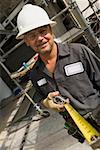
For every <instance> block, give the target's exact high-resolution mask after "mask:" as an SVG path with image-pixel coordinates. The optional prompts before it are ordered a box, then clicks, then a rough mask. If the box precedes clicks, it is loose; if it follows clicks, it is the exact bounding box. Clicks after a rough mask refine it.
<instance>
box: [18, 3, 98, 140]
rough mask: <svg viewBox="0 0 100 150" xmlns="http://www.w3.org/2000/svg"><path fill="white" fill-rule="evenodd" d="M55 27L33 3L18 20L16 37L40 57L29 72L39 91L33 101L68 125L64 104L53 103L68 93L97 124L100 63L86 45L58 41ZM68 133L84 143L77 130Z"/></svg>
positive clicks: (84, 113)
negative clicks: (61, 117)
mask: <svg viewBox="0 0 100 150" xmlns="http://www.w3.org/2000/svg"><path fill="white" fill-rule="evenodd" d="M55 24H56V22H55V21H51V20H50V19H49V16H48V14H47V13H46V11H45V10H44V9H43V8H41V7H39V6H36V5H32V4H26V5H25V6H24V7H23V8H22V10H21V11H20V13H19V14H18V17H17V26H18V30H19V33H18V35H17V37H16V38H17V39H23V40H24V42H25V43H26V45H27V46H30V47H31V48H32V49H33V50H34V51H35V52H36V53H38V54H39V57H38V61H37V62H36V64H35V65H34V67H33V68H32V71H31V73H30V78H31V80H32V83H33V85H34V88H35V90H36V92H35V94H34V97H33V99H34V101H36V102H41V103H43V104H44V106H46V107H47V108H51V109H54V110H57V111H58V112H59V113H60V114H61V115H62V116H63V118H64V119H65V120H66V122H68V121H69V122H70V121H71V119H70V117H69V115H68V114H67V113H66V111H65V108H64V105H63V104H56V103H54V101H53V98H54V97H55V96H57V95H61V96H63V97H64V98H65V99H67V98H68V94H69V95H70V96H71V97H74V98H75V102H74V101H73V102H72V101H71V100H70V96H69V102H70V103H71V105H72V106H73V107H74V108H75V109H76V110H77V111H78V112H79V113H80V114H81V115H83V116H84V115H87V116H88V118H90V120H91V119H92V121H93V122H95V123H98V121H100V114H99V112H100V60H99V59H98V58H97V56H95V54H94V53H93V52H92V51H91V50H90V49H89V48H87V47H86V46H85V45H82V44H77V43H76V44H74V43H71V44H67V43H66V44H62V43H57V42H55V40H54V34H53V32H52V26H54V25H55ZM97 110H98V111H97ZM98 114H99V115H98ZM72 124H73V123H72ZM68 131H69V133H70V134H72V135H73V136H74V137H76V138H78V139H79V141H80V142H83V141H84V138H81V137H80V134H79V132H78V131H77V132H76V131H75V130H74V131H75V132H72V131H73V130H72V127H71V128H70V127H69V129H68ZM74 133H75V134H74Z"/></svg>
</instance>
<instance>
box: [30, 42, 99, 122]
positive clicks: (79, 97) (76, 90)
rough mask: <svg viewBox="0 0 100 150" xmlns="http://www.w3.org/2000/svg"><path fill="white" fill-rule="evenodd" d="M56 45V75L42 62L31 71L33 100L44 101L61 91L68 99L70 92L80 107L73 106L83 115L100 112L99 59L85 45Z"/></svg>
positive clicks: (39, 61) (37, 63)
mask: <svg viewBox="0 0 100 150" xmlns="http://www.w3.org/2000/svg"><path fill="white" fill-rule="evenodd" d="M57 46H58V56H57V63H56V67H55V71H54V73H53V74H52V73H50V72H49V71H48V70H47V69H46V67H45V65H44V63H43V62H42V61H41V59H39V60H38V61H37V62H36V64H35V65H34V67H33V69H32V72H31V74H30V77H31V80H32V83H33V86H34V87H35V89H36V92H35V94H34V97H33V99H34V101H36V102H40V101H42V100H43V99H45V98H46V97H47V95H48V93H49V92H53V91H59V92H60V94H61V95H62V96H63V97H65V98H67V91H68V92H69V93H70V94H71V95H72V96H73V97H74V98H75V99H76V101H78V104H74V103H72V105H73V106H74V108H75V109H76V110H77V111H78V112H79V113H80V114H82V115H84V114H86V113H88V112H92V111H94V110H95V109H96V108H98V107H99V112H100V60H99V58H97V56H95V54H94V53H93V52H92V51H91V50H90V49H89V48H87V47H86V46H85V45H83V44H74V43H71V44H61V43H57ZM80 104H81V105H80ZM81 106H82V107H81ZM99 116H100V114H99ZM97 117H98V115H97ZM99 120H100V117H99Z"/></svg>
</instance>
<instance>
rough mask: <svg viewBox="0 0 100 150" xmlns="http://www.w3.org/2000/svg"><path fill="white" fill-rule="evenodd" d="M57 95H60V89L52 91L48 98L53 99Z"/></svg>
mask: <svg viewBox="0 0 100 150" xmlns="http://www.w3.org/2000/svg"><path fill="white" fill-rule="evenodd" d="M57 95H59V91H56V92H50V93H49V94H48V98H49V99H52V98H53V97H55V96H57Z"/></svg>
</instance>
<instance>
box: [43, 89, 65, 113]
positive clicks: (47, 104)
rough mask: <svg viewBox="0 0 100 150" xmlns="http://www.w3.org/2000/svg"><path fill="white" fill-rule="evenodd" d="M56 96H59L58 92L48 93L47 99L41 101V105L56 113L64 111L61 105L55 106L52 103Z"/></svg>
mask: <svg viewBox="0 0 100 150" xmlns="http://www.w3.org/2000/svg"><path fill="white" fill-rule="evenodd" d="M58 95H59V92H58V91H56V92H50V93H49V94H48V96H47V98H46V99H44V100H43V101H42V103H43V105H44V106H45V107H47V108H51V109H53V110H56V111H59V112H60V111H65V107H64V105H63V104H56V103H54V101H53V98H54V97H55V96H58Z"/></svg>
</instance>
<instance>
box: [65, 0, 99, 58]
mask: <svg viewBox="0 0 100 150" xmlns="http://www.w3.org/2000/svg"><path fill="white" fill-rule="evenodd" d="M63 2H64V4H65V5H66V7H68V6H69V7H70V8H69V12H70V14H71V15H72V17H73V18H74V20H75V21H76V22H77V24H78V25H79V27H81V28H83V29H85V30H84V34H85V37H86V39H87V41H88V43H89V46H90V47H91V49H95V50H94V52H95V53H96V54H97V55H99V57H100V52H99V51H100V46H99V43H98V41H97V39H96V37H95V35H94V32H93V30H92V29H91V27H90V26H89V25H88V24H87V21H86V19H85V18H84V17H83V15H82V13H81V11H80V9H79V8H78V5H77V4H76V1H75V0H63Z"/></svg>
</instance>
